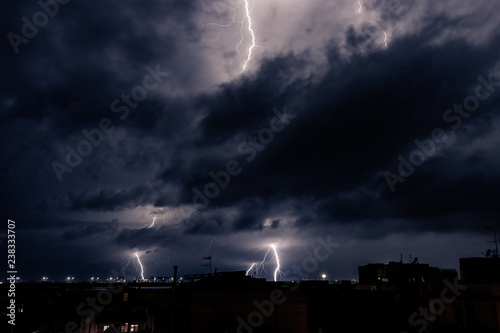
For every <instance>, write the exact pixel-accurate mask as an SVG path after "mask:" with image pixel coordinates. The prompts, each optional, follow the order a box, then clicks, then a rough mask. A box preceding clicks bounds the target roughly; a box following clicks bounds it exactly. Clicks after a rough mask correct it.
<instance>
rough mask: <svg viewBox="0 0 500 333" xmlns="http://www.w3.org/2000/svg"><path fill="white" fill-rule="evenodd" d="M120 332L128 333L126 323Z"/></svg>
mask: <svg viewBox="0 0 500 333" xmlns="http://www.w3.org/2000/svg"><path fill="white" fill-rule="evenodd" d="M120 331H121V332H128V323H125V324H123V325H122V327H121V330H120Z"/></svg>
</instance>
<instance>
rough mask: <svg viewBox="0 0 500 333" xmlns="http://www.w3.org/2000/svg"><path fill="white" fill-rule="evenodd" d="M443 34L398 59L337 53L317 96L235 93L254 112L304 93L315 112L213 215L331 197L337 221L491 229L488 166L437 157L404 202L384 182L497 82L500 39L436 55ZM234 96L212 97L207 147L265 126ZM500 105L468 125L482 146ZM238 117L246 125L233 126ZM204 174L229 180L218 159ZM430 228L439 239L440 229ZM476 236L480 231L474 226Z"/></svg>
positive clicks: (329, 211)
mask: <svg viewBox="0 0 500 333" xmlns="http://www.w3.org/2000/svg"><path fill="white" fill-rule="evenodd" d="M452 23H453V22H451V21H448V24H452ZM442 25H443V22H442V20H441V21H439V20H437V19H436V20H432V21H431V22H430V23H429V26H428V27H426V28H425V29H424V30H423V32H422V33H420V34H416V35H412V36H407V37H404V38H401V39H399V40H394V41H392V42H391V47H390V48H389V49H388V50H383V51H382V50H381V51H374V52H372V53H370V54H368V55H367V56H361V55H360V56H356V57H354V58H352V59H351V61H350V62H348V63H347V62H344V61H343V60H342V59H341V58H340V57H339V56H338V55H337V53H336V50H335V49H334V48H333V49H332V50H331V52H330V68H329V69H328V71H327V72H326V75H325V77H324V79H323V80H322V81H321V82H320V83H319V84H317V85H314V86H312V87H311V85H306V84H300V85H299V86H300V87H303V86H305V87H307V88H306V89H302V90H301V91H298V89H297V90H295V91H294V90H293V89H292V87H293V85H292V86H287V87H286V88H285V89H283V87H282V85H280V82H276V81H275V82H273V81H269V82H262V81H259V79H256V81H254V82H253V83H254V84H255V87H256V89H247V87H248V86H249V84H248V83H247V84H246V85H244V84H242V85H241V86H240V87H235V88H234V89H235V90H237V91H238V94H237V95H238V96H240V97H239V100H249V101H250V102H249V105H252V104H253V103H252V102H251V101H253V98H252V96H253V94H254V93H255V91H258V92H260V93H259V96H260V97H261V98H260V99H259V101H262V100H264V101H265V100H266V99H267V98H268V97H267V94H266V92H267V91H269V92H270V94H274V95H275V94H276V93H275V92H276V91H285V93H283V95H281V96H276V95H275V96H273V98H274V100H286V99H287V98H289V99H291V98H293V97H296V96H297V95H299V94H300V96H301V98H303V99H304V100H307V101H308V103H307V111H306V110H300V112H299V114H300V116H299V117H300V118H299V120H298V121H297V122H296V123H294V124H292V125H291V126H290V127H289V128H287V130H286V131H284V132H283V133H280V138H279V139H276V140H275V141H274V142H273V143H272V144H270V145H269V147H266V148H265V150H264V151H262V152H260V153H259V154H260V155H259V157H258V159H257V160H256V161H255V162H254V163H252V164H251V165H249V166H248V167H244V172H243V173H242V174H241V175H239V176H237V177H235V178H234V181H232V183H231V185H230V187H228V188H227V189H225V190H223V191H222V194H221V195H220V196H219V197H218V198H216V199H215V200H213V202H212V204H213V205H216V206H217V205H232V204H235V203H238V202H240V201H243V200H246V199H248V198H252V197H260V198H263V200H265V201H266V200H271V202H269V201H267V205H272V202H273V201H279V200H283V199H287V198H290V197H292V198H293V197H297V198H300V197H303V196H313V197H315V198H317V200H318V201H321V200H322V198H328V199H327V201H325V202H324V203H322V205H321V206H323V209H322V213H324V214H326V216H325V218H324V219H323V220H324V221H325V222H329V221H332V222H333V221H341V220H344V219H347V220H364V219H367V218H369V217H376V218H409V219H410V220H413V219H415V222H416V223H417V224H419V223H421V219H422V218H423V217H427V218H430V217H434V218H436V217H437V216H446V215H448V214H449V215H450V216H452V215H453V214H456V213H458V212H461V211H466V212H469V213H477V214H478V217H479V216H481V218H482V219H485V222H486V221H488V222H491V221H493V220H494V219H495V218H497V217H498V213H499V211H498V209H497V208H496V205H495V204H494V202H493V201H492V200H491V198H492V194H491V193H493V192H494V191H495V189H496V188H497V183H498V175H497V174H496V173H495V172H493V174H492V172H488V173H487V175H486V176H483V177H478V176H479V175H478V174H477V173H478V172H479V173H485V172H486V171H487V169H486V168H485V167H486V165H483V166H481V165H476V167H475V169H476V170H471V169H470V167H469V165H468V164H470V163H467V162H466V160H458V161H456V160H454V158H453V155H451V156H450V155H444V156H441V157H436V158H434V159H433V160H430V161H428V162H426V164H424V166H422V168H421V169H419V170H418V172H417V173H419V175H418V176H417V175H416V176H414V178H413V179H410V180H408V181H407V182H406V183H404V184H401V191H400V192H399V193H396V194H391V193H390V192H389V188H388V186H387V184H386V183H385V180H384V179H383V177H382V172H383V171H385V170H388V169H395V168H397V164H398V161H397V156H398V155H399V154H409V152H410V151H411V150H412V149H414V147H413V145H414V143H413V141H414V140H415V139H420V140H423V139H425V138H427V137H429V136H430V133H431V132H432V130H433V129H434V128H436V127H441V128H444V129H445V130H446V131H449V130H450V124H449V123H446V122H445V121H443V113H444V112H445V111H446V110H447V109H448V108H451V107H452V105H453V104H454V103H461V102H462V101H463V99H464V97H465V96H467V95H468V93H469V91H470V89H471V88H472V87H475V86H477V85H478V84H479V82H478V81H477V77H478V76H480V75H482V76H484V77H487V76H488V74H489V73H490V71H491V70H492V68H494V67H495V64H496V63H497V62H498V59H500V53H499V51H500V48H499V45H500V43H499V42H498V41H499V38H498V36H492V38H491V39H490V40H488V42H487V43H484V44H481V45H479V46H474V45H471V44H469V43H468V42H466V41H465V40H463V39H456V40H450V41H447V42H444V43H442V44H439V45H430V44H429V43H428V42H427V41H428V40H429V39H431V37H432V36H431V31H436V30H438V29H442V28H443V27H442ZM448 28H449V27H448ZM280 60H281V59H279V58H278V59H275V60H273V61H271V62H269V63H268V64H267V65H264V66H263V72H264V71H265V72H266V73H268V72H273V69H276V68H279V69H280V70H277V71H279V72H280V74H281V75H282V76H285V77H286V76H287V75H290V72H288V71H287V70H286V69H283V68H282V67H280ZM288 62H289V61H288ZM289 63H290V62H289ZM257 77H261V78H262V77H267V76H264V75H257ZM273 77H274V76H273ZM495 80H499V78H495ZM495 82H498V81H495ZM287 88H288V90H287ZM472 89H473V88H472ZM227 91H228V89H227V88H224V89H222V92H221V98H218V96H217V95H215V96H213V97H212V99H213V100H214V101H217V103H215V102H213V103H206V104H207V107H211V108H213V109H212V110H211V111H210V112H209V116H208V117H207V118H205V120H204V122H203V124H204V128H205V129H204V134H205V136H204V137H203V138H201V139H200V140H201V141H206V142H211V140H213V139H214V138H220V136H221V135H223V136H224V137H225V138H226V139H228V138H231V137H233V136H235V135H237V134H239V133H241V132H244V130H242V129H241V126H242V125H241V124H243V123H245V122H246V123H247V124H249V126H248V127H247V128H257V127H258V126H256V125H255V124H254V123H255V120H254V119H258V117H257V116H256V115H260V117H261V119H263V120H264V119H265V112H262V108H259V107H245V108H243V109H242V108H241V107H240V103H239V101H237V100H235V99H228V98H227V95H228V92H227ZM270 100H272V98H271V99H270ZM497 103H498V97H493V98H491V99H490V100H488V103H487V104H485V105H483V106H482V107H481V111H478V113H477V114H474V120H472V119H471V121H470V125H469V126H468V127H469V130H468V131H469V132H470V134H471V135H476V134H477V133H478V132H480V133H485V132H486V133H489V134H492V133H493V132H492V131H493V130H494V128H491V127H489V128H488V126H487V124H488V123H489V122H490V120H489V119H490V118H489V115H490V114H491V112H493V111H494V110H495V106H496V105H498V104H497ZM267 109H268V110H269V109H270V106H267ZM234 110H238V111H234ZM229 114H232V116H230V115H229ZM225 115H227V116H225ZM491 116H492V117H494V118H496V117H497V116H496V115H494V114H492V115H491ZM232 117H238V120H235V121H234V122H231V121H230V119H231V118H232ZM481 119H486V121H485V124H484V125H485V126H486V127H484V126H474V125H475V124H477V123H481ZM233 123H234V124H235V126H234V128H233V127H232V125H233ZM247 133H252V132H251V130H249V131H248V132H247ZM448 135H451V133H449V134H448ZM236 156H237V155H236ZM464 158H465V159H467V158H468V156H465V157H464ZM240 159H241V157H240ZM217 163H219V169H223V165H224V164H223V161H222V160H215V164H217ZM200 164H203V165H204V166H208V167H207V168H206V169H205V172H204V173H205V174H208V172H209V171H211V170H213V171H215V170H217V167H214V165H213V164H214V162H213V161H210V159H209V161H207V160H203V161H200ZM457 167H458V170H459V174H458V175H457V178H455V179H450V180H449V182H447V181H444V180H442V179H443V177H446V175H447V173H448V171H447V170H451V169H454V170H457ZM200 169H203V168H200ZM202 173H203V172H202ZM200 176H202V175H200ZM440 179H441V180H442V181H438V180H440ZM483 179H484V180H483ZM209 181H210V179H209V178H208V177H205V178H204V179H203V181H201V182H199V183H198V185H199V187H200V188H202V186H203V185H204V184H205V183H206V182H209ZM459 189H460V190H459ZM471 192H472V193H474V194H475V195H470V193H471ZM436 193H439V196H437V197H436V195H434V194H436ZM485 212H488V213H487V214H484V213H485ZM257 220H258V218H257V217H255V216H253V214H250V215H248V216H247V217H246V218H244V219H240V220H239V221H235V223H234V226H235V227H236V228H241V227H243V226H248V225H252V224H253V223H256V221H257ZM463 223H465V222H463ZM445 224H446V225H447V226H449V225H448V223H445ZM410 225H411V224H410ZM425 225H426V227H430V228H433V226H432V225H435V224H432V225H427V223H426V224H425ZM458 225H461V223H458ZM469 227H471V228H475V226H473V225H472V224H469ZM401 228H403V229H404V228H410V229H412V228H414V226H401ZM435 228H437V229H441V227H440V226H436V227H435ZM451 229H453V228H451ZM451 229H450V230H451Z"/></svg>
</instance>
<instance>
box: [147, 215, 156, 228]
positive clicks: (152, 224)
mask: <svg viewBox="0 0 500 333" xmlns="http://www.w3.org/2000/svg"><path fill="white" fill-rule="evenodd" d="M155 221H156V216H155V218H154V219H153V223H151V225H150V226H149V227H148V228H151V227H152V226H154V225H155Z"/></svg>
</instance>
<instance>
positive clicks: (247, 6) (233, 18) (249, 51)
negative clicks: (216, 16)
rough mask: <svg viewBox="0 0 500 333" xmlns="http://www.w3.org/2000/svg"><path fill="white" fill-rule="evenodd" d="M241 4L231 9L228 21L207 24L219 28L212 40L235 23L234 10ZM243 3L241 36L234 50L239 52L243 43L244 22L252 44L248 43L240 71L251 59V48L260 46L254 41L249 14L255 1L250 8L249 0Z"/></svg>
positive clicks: (235, 13) (242, 70)
mask: <svg viewBox="0 0 500 333" xmlns="http://www.w3.org/2000/svg"><path fill="white" fill-rule="evenodd" d="M242 4H243V3H241V4H240V5H238V6H237V7H235V8H234V9H233V16H232V18H231V21H230V22H228V23H226V24H218V23H209V25H214V26H217V27H219V28H220V30H219V33H218V34H217V38H216V39H214V40H213V41H218V40H219V38H220V36H221V34H222V31H223V30H224V29H227V28H229V27H230V26H231V25H232V24H234V23H235V17H236V15H237V12H236V11H237V10H238V9H239V8H240V7H241V6H242ZM244 4H245V15H244V16H243V18H242V20H241V22H240V36H241V38H240V41H239V42H238V44H237V45H236V52H237V53H240V49H239V48H240V46H241V45H242V44H243V41H244V39H245V37H244V34H243V29H245V22H247V29H248V32H249V33H250V36H251V37H252V45H250V47H249V48H248V55H247V58H246V60H245V62H244V63H243V66H242V69H241V72H240V73H243V72H244V71H245V70H246V68H247V65H248V63H249V62H250V60H252V51H253V49H254V48H255V47H260V46H258V45H257V44H256V43H255V33H254V31H253V28H252V17H251V15H250V14H251V13H252V11H253V7H254V6H255V2H254V3H253V5H252V8H250V4H249V0H244ZM261 48H262V47H261ZM231 63H232V60H231Z"/></svg>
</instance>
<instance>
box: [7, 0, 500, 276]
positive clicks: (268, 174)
mask: <svg viewBox="0 0 500 333" xmlns="http://www.w3.org/2000/svg"><path fill="white" fill-rule="evenodd" d="M59 1H60V2H58V3H57V2H55V0H54V1H51V0H49V1H48V2H47V3H46V5H43V6H42V5H40V4H38V3H37V2H36V1H18V2H9V3H4V4H2V7H3V8H2V10H1V11H0V12H1V13H2V14H0V15H1V16H2V17H1V20H0V22H1V23H0V26H1V30H2V34H3V36H4V37H3V42H2V43H1V57H2V59H1V68H2V75H1V76H0V85H1V89H0V126H1V129H0V135H1V158H2V173H1V182H0V184H1V185H0V186H1V200H0V202H1V203H0V207H1V208H0V209H1V213H2V217H3V220H4V221H5V224H4V225H3V226H1V228H2V229H5V228H6V221H7V219H12V220H15V221H16V225H17V229H16V231H17V234H16V235H17V256H18V258H17V262H18V271H19V275H20V276H21V277H22V278H24V279H31V278H34V279H40V278H41V277H42V276H49V277H51V278H54V279H59V278H64V277H65V276H68V275H71V276H75V277H76V278H77V279H88V278H89V277H90V276H106V275H109V274H110V272H111V270H113V269H114V270H118V271H119V270H120V269H121V268H122V267H123V265H124V263H125V262H126V261H127V260H128V259H129V258H133V256H134V253H136V252H137V253H138V255H139V256H140V258H142V261H143V263H144V266H145V270H146V276H151V275H171V274H172V268H171V267H172V266H173V265H179V266H180V268H179V269H180V273H181V274H187V273H197V272H200V271H205V270H206V267H200V264H202V263H203V260H202V258H203V257H204V256H208V255H212V257H213V266H214V267H217V268H218V269H219V270H243V269H245V270H246V269H248V268H249V267H250V265H251V264H252V263H254V262H259V261H261V260H263V258H264V256H265V253H266V251H267V250H268V249H269V244H271V243H273V244H276V248H277V251H278V254H279V257H280V264H281V269H282V271H283V272H287V271H288V272H290V271H291V270H292V267H293V265H301V263H302V262H303V261H304V260H307V259H306V258H308V257H311V256H313V257H314V251H315V249H314V247H316V250H318V249H319V248H317V246H318V244H319V243H318V237H321V238H322V239H324V240H326V239H327V237H330V240H331V242H332V243H335V244H336V245H335V250H334V251H333V253H329V255H328V258H327V259H325V260H324V261H322V262H320V263H319V264H318V267H317V268H314V269H313V270H312V271H311V272H310V273H309V274H310V276H311V277H313V276H319V275H320V274H321V273H323V272H326V273H327V274H328V276H329V277H330V278H332V279H336V278H338V279H344V278H346V277H349V278H355V277H356V276H357V265H363V264H366V263H369V262H387V261H389V260H399V258H400V254H401V253H403V257H404V260H408V258H409V255H412V256H413V257H419V258H420V261H421V262H425V263H430V264H432V265H435V266H441V267H442V268H457V267H458V259H459V257H464V256H479V255H481V252H482V251H485V250H486V249H487V247H488V246H489V245H488V244H487V243H485V241H487V240H490V239H491V235H490V234H489V233H488V232H486V231H484V230H482V229H481V228H482V227H483V226H489V225H493V224H496V223H497V221H498V220H499V217H500V211H499V207H500V206H499V205H498V198H499V190H498V189H499V185H500V171H499V170H500V168H499V164H500V157H499V156H500V155H499V154H498V147H499V146H500V135H499V134H498V133H499V131H498V129H499V126H500V119H499V114H498V112H499V106H500V98H499V96H500V60H499V59H500V36H499V32H500V31H499V22H500V20H499V15H500V14H498V13H500V11H499V9H500V8H499V4H498V2H497V1H494V0H478V1H474V2H471V1H465V0H464V1H459V0H452V1H447V2H446V3H436V2H435V1H430V0H429V1H414V0H391V1H385V0H384V1H382V0H376V1H373V0H371V1H360V2H358V1H351V0H350V1H345V0H340V1H324V0H314V1H307V2H304V1H298V0H294V1H285V0H276V1H274V0H273V1H260V0H255V1H249V2H248V6H246V4H245V1H237V0H221V1H215V2H214V1H206V0H196V1H195V0H192V1H191V0H189V1H188V0H183V1H176V0H164V1H150V0H147V1H140V2H136V1H122V2H120V3H116V2H113V1H107V0H105V1H93V2H81V1H75V0H73V1H67V2H66V0H65V1H63V0H59ZM42 3H44V2H43V1H42ZM44 4H45V3H44ZM247 8H248V12H247ZM249 18H250V20H249ZM249 21H251V22H249ZM249 23H250V24H249ZM252 33H253V37H252ZM253 38H254V39H253ZM153 220H154V221H155V222H154V224H153ZM4 245H5V242H4V241H2V246H4ZM275 259H276V258H275V256H274V254H273V253H272V252H270V253H269V255H268V257H267V258H266V260H267V261H266V262H265V268H266V270H267V272H268V274H267V275H266V274H265V272H260V273H261V275H262V276H265V277H268V278H271V275H272V271H273V270H274V268H275V266H274V265H275V263H276V261H275ZM135 264H136V262H135V261H134V259H132V262H131V265H129V266H128V267H126V268H124V270H123V273H124V274H125V275H127V276H130V277H134V276H137V275H138V274H139V273H138V269H137V267H136V266H135ZM291 275H293V274H288V276H289V277H290V276H291ZM283 278H284V279H285V278H286V277H285V276H283Z"/></svg>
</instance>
